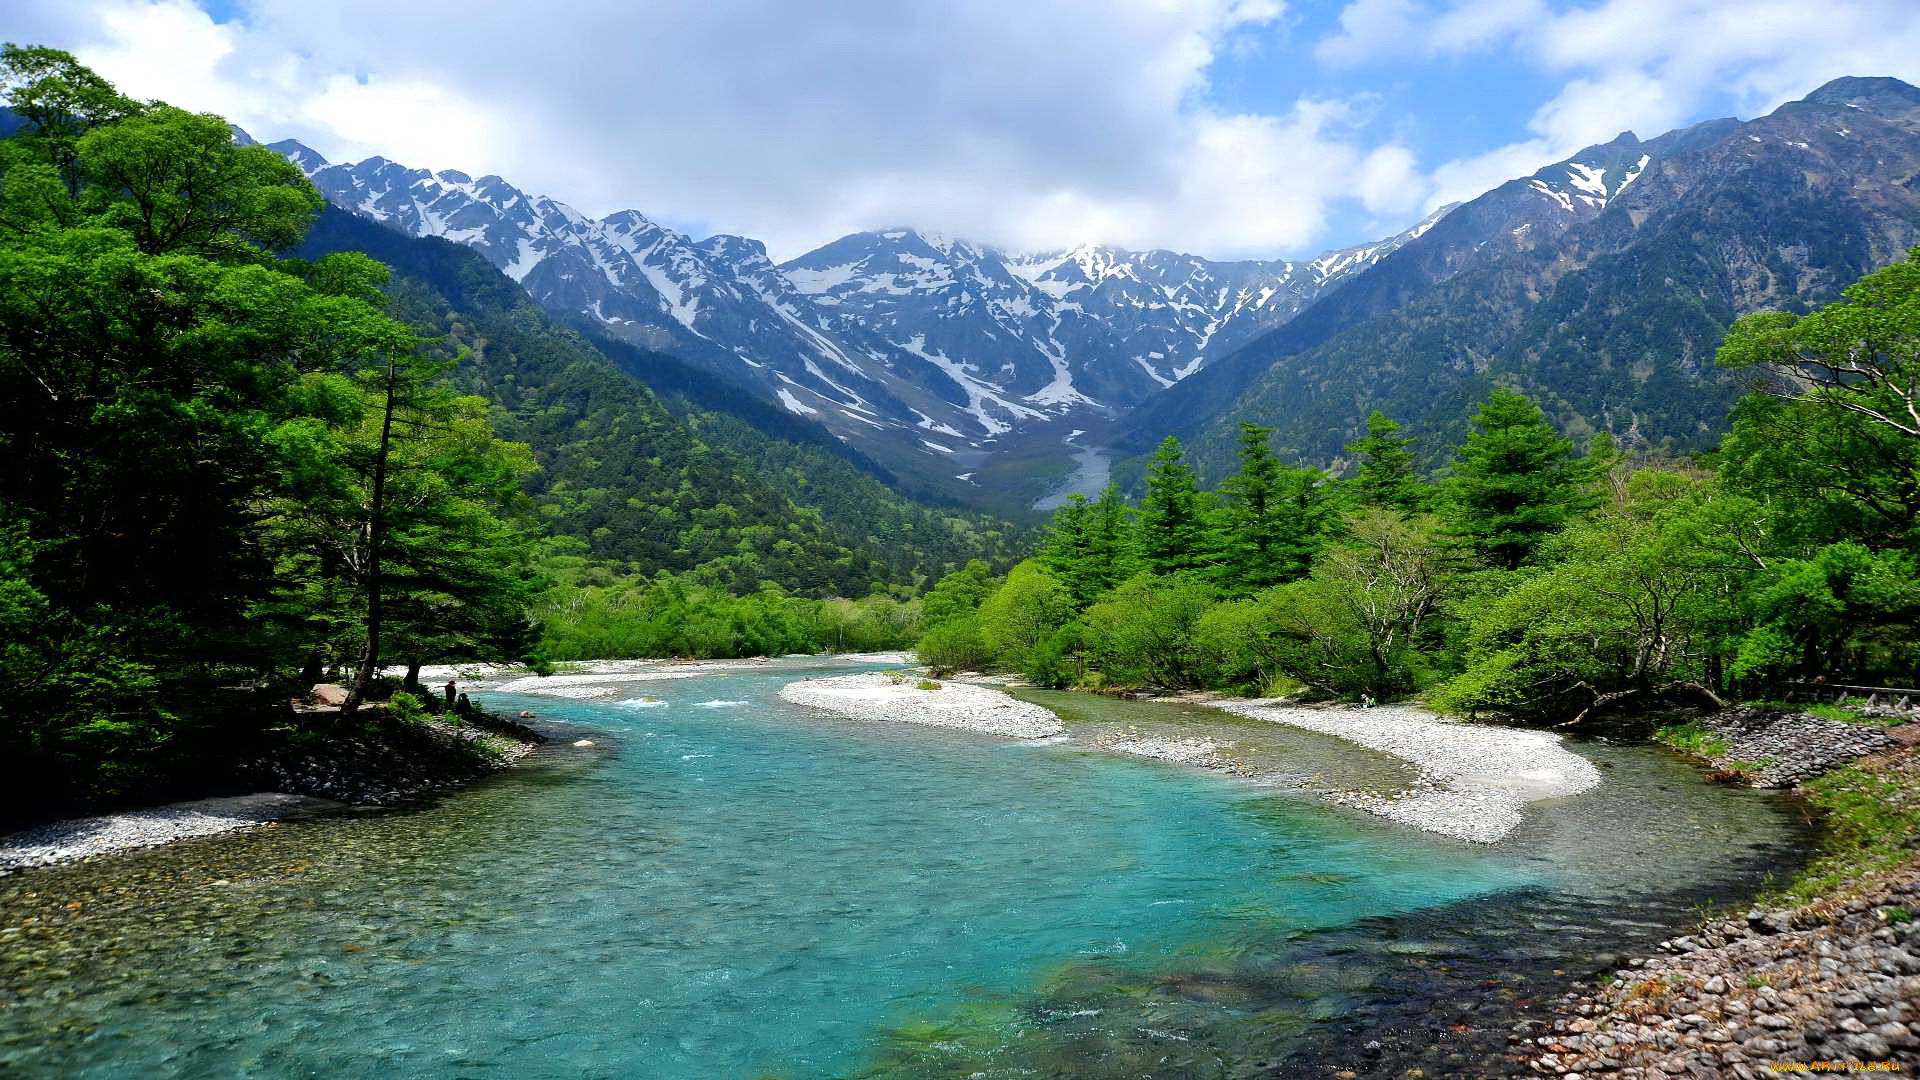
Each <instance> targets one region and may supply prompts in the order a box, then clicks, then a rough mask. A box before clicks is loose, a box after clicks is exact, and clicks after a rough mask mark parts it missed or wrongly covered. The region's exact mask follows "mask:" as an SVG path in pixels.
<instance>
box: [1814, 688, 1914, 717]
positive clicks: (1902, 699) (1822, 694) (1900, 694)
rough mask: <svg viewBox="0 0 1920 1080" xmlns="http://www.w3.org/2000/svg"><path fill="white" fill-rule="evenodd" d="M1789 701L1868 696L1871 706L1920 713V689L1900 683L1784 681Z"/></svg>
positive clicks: (1869, 706) (1868, 706)
mask: <svg viewBox="0 0 1920 1080" xmlns="http://www.w3.org/2000/svg"><path fill="white" fill-rule="evenodd" d="M1782 685H1783V689H1785V690H1786V693H1787V700H1788V701H1800V700H1809V701H1834V702H1838V701H1843V700H1845V699H1847V698H1850V697H1863V698H1866V699H1867V708H1870V709H1874V708H1880V709H1893V710H1895V711H1896V712H1904V713H1920V690H1914V689H1908V688H1906V687H1899V686H1848V685H1846V684H1845V683H1823V682H1790V683H1784V684H1782Z"/></svg>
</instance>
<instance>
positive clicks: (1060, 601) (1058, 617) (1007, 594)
mask: <svg viewBox="0 0 1920 1080" xmlns="http://www.w3.org/2000/svg"><path fill="white" fill-rule="evenodd" d="M1072 618H1073V596H1072V594H1070V593H1069V592H1068V591H1067V589H1066V587H1065V586H1063V585H1061V584H1060V582H1059V581H1058V580H1057V579H1055V578H1054V576H1053V575H1052V574H1050V573H1048V571H1047V569H1046V568H1045V567H1044V566H1042V565H1040V564H1039V563H1038V562H1035V561H1034V560H1032V559H1027V560H1024V561H1022V562H1020V563H1018V564H1016V565H1015V566H1014V568H1013V569H1012V570H1010V571H1008V572H1007V578H1006V580H1005V581H1003V582H1001V583H1000V587H999V588H997V589H995V590H994V591H993V595H991V596H989V597H987V599H986V600H985V601H984V602H982V603H981V605H980V638H981V640H982V641H983V642H985V644H986V646H987V648H989V649H991V650H993V653H994V657H995V659H996V661H997V662H998V663H999V664H1000V665H1001V666H1003V667H1007V668H1012V669H1014V670H1016V671H1018V670H1024V669H1025V668H1026V667H1027V666H1028V665H1029V664H1030V663H1031V661H1032V659H1033V654H1034V650H1035V649H1037V648H1039V647H1040V646H1041V645H1042V644H1044V643H1045V642H1046V641H1047V640H1048V639H1050V638H1052V637H1053V635H1054V634H1055V633H1056V632H1058V631H1059V629H1060V628H1061V627H1062V626H1065V625H1066V624H1067V622H1068V621H1069V620H1071V619H1072Z"/></svg>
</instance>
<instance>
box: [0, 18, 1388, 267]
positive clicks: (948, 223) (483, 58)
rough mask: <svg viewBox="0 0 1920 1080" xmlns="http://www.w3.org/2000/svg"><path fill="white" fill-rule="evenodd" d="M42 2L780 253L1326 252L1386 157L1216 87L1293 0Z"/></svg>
mask: <svg viewBox="0 0 1920 1080" xmlns="http://www.w3.org/2000/svg"><path fill="white" fill-rule="evenodd" d="M29 6H30V7H32V8H33V9H34V11H35V15H36V19H37V20H38V21H39V22H41V23H43V24H47V25H51V26H54V27H55V29H54V31H53V32H52V33H51V36H50V37H49V38H47V39H46V40H48V43H50V44H55V45H60V46H62V47H67V48H72V49H74V51H76V52H77V53H78V54H79V55H80V56H81V58H82V59H83V60H86V61H87V62H89V63H92V64H94V65H96V66H97V67H98V68H99V69H100V70H101V71H102V72H103V73H104V74H106V75H107V76H108V77H110V78H112V79H114V80H116V81H117V82H119V83H121V84H122V85H123V87H124V88H126V89H127V90H129V91H130V92H132V93H135V94H138V95H141V96H153V97H161V98H165V99H168V100H171V101H174V102H175V103H178V104H183V105H187V106H189V107H193V108H199V109H210V110H215V111H220V112H222V113H224V114H226V115H228V116H230V117H231V118H232V119H234V120H235V121H236V122H237V123H239V124H241V126H243V127H246V128H247V129H248V130H249V131H250V132H252V133H253V134H254V135H255V136H256V137H260V138H264V139H273V138H281V137H295V138H299V139H301V140H302V141H305V142H308V143H310V144H311V145H313V146H314V147H315V148H316V149H318V150H320V151H321V152H322V153H324V154H326V155H327V156H328V157H330V158H332V159H334V160H352V159H357V158H359V157H363V156H367V155H370V154H374V153H379V154H383V155H385V156H388V157H391V158H393V159H395V160H398V161H401V162H403V163H406V164H409V165H418V166H424V167H428V168H450V167H452V168H460V169H463V170H465V171H467V172H471V173H474V174H476V175H478V174H483V173H488V172H497V173H499V174H500V175H502V176H505V177H507V178H508V179H509V180H511V181H512V182H514V183H516V184H518V185H520V186H521V187H524V188H527V189H529V190H532V191H537V192H541V193H544V194H551V195H553V196H555V197H557V198H560V199H563V200H566V201H568V202H571V203H573V204H575V205H576V206H578V207H579V208H580V209H582V210H584V211H587V212H589V213H595V214H601V213H606V212H610V211H612V210H615V209H620V208H625V207H633V208H637V209H640V210H642V211H643V212H646V213H648V214H649V215H651V216H655V217H659V218H665V219H667V220H671V221H681V222H698V223H702V224H704V225H707V226H710V227H712V228H714V229H718V230H723V231H727V232H736V233H741V234H745V235H749V236H754V237H757V238H760V239H763V240H765V241H766V242H767V244H768V246H769V248H770V249H771V250H772V251H773V253H774V254H775V255H776V256H785V255H793V254H798V253H799V252H800V251H802V250H805V249H806V248H808V247H811V246H813V245H815V244H818V243H823V242H825V241H827V240H829V239H832V238H834V237H836V236H839V235H841V234H843V233H846V232H849V231H853V230H855V229H861V228H874V227H879V226H885V225H891V224H899V223H908V224H914V225H922V226H926V227H930V228H935V229H939V230H941V231H944V232H948V233H953V234H957V235H963V236H969V237H973V238H977V239H981V240H986V241H990V242H996V243H1004V244H1009V245H1015V246H1022V247H1052V246H1061V245H1067V244H1072V243H1076V242H1079V241H1083V240H1102V241H1110V242H1117V243H1125V244H1129V245H1135V246H1164V247H1173V248H1180V249H1184V250H1200V251H1205V252H1208V253H1217V254H1222V255H1237V254H1273V253H1276V252H1278V251H1282V250H1284V251H1288V252H1293V253H1299V252H1307V251H1311V250H1313V249H1314V246H1315V244H1316V243H1318V242H1319V241H1321V240H1323V239H1324V238H1325V237H1324V234H1325V232H1326V230H1327V221H1328V220H1329V218H1330V216H1331V215H1333V214H1335V213H1337V212H1339V208H1340V207H1342V206H1351V205H1357V203H1358V202H1360V201H1364V199H1365V198H1366V197H1365V196H1361V197H1358V198H1356V196H1355V194H1354V192H1355V191H1356V189H1357V188H1359V187H1364V186H1365V185H1363V184H1361V183H1360V181H1361V178H1360V176H1359V173H1358V170H1360V169H1361V168H1362V165H1363V163H1366V162H1368V161H1370V160H1372V159H1371V158H1370V154H1371V153H1372V152H1373V150H1374V149H1375V148H1374V147H1373V146H1370V145H1368V144H1367V143H1366V140H1365V138H1364V137H1363V136H1362V135H1361V134H1360V129H1359V126H1358V125H1357V124H1355V123H1354V122H1352V120H1351V118H1349V117H1347V116H1346V115H1344V114H1343V112H1342V110H1341V109H1339V108H1337V107H1334V106H1330V105H1328V104H1326V103H1322V102H1315V101H1306V102H1299V103H1296V104H1294V105H1293V106H1292V107H1290V108H1282V109H1280V110H1279V111H1277V112H1276V113H1274V114H1272V115H1265V114H1252V113H1244V112H1240V111H1236V110H1230V109H1224V108H1222V107H1220V106H1219V105H1218V103H1217V102H1216V101H1215V100H1214V99H1213V96H1212V86H1211V83H1210V78H1209V69H1210V66H1211V65H1212V63H1213V61H1214V58H1215V57H1216V56H1219V55H1222V54H1224V53H1225V52H1226V51H1229V50H1239V51H1240V52H1242V53H1244V51H1245V50H1244V49H1243V48H1242V46H1245V45H1247V44H1248V43H1249V42H1252V41H1254V39H1255V38H1256V37H1257V36H1259V35H1264V34H1276V33H1279V32H1280V31H1281V30H1282V29H1283V28H1282V26H1281V20H1282V18H1283V16H1284V14H1285V11H1284V7H1283V5H1282V4H1281V3H1280V2H1279V0H1112V2H1108V3H1102V4H1083V3H1078V2H1075V0H1058V2H1046V0H953V2H943V3H925V4H920V3H915V4H899V3H897V2H895V0H851V2H848V3H842V4H839V5H836V6H834V7H832V8H831V9H822V8H819V7H817V6H814V5H800V4H766V3H753V2H750V0H675V2H667V3H654V4H648V5H643V6H636V5H633V4H631V3H627V2H625V0H581V2H576V3H569V4H559V5H555V4H544V5H540V6H538V7H534V6H532V5H521V4H515V5H506V4H472V3H469V2H466V0H419V2H415V3H409V4H404V5H402V4H393V3H389V2H388V0H336V2H332V3H328V4H324V5H320V4H312V3H309V2H308V0H250V2H249V3H248V4H247V5H246V7H245V9H244V18H243V19H242V20H240V21H239V22H236V23H229V24H216V23H214V22H213V21H212V20H211V19H209V18H208V17H207V16H206V14H205V13H203V12H202V11H201V10H200V9H199V8H197V7H195V6H194V5H193V4H192V3H191V2H190V0H93V2H92V3H91V4H90V6H88V7H87V8H86V9H85V10H83V11H76V10H74V8H75V7H76V5H73V4H72V3H71V0H66V2H65V3H62V2H61V0H34V2H32V3H30V5H29ZM1382 160H1386V159H1382ZM1376 187H1377V185H1376ZM1368 190H1373V188H1369V189H1368Z"/></svg>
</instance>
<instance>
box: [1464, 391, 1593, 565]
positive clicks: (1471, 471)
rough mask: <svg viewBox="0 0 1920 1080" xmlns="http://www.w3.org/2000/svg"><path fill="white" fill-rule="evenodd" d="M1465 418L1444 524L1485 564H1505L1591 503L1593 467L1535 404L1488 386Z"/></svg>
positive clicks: (1528, 553) (1529, 552)
mask: <svg viewBox="0 0 1920 1080" xmlns="http://www.w3.org/2000/svg"><path fill="white" fill-rule="evenodd" d="M1473 423H1474V427H1475V429H1476V430H1474V431H1473V432H1471V433H1470V434H1468V436H1467V441H1466V444H1465V445H1463V446H1462V447H1461V448H1460V461H1459V464H1458V465H1457V466H1456V467H1455V470H1454V477H1453V482H1452V485H1451V492H1450V494H1451V496H1452V505H1451V507H1450V509H1449V513H1448V519H1449V520H1448V525H1449V527H1450V529H1451V531H1452V533H1453V534H1454V535H1455V536H1456V537H1458V538H1459V539H1461V540H1463V541H1464V542H1465V543H1466V544H1467V545H1468V546H1469V547H1471V548H1472V549H1473V551H1474V552H1475V553H1476V554H1478V555H1479V556H1480V557H1481V558H1482V559H1484V560H1485V561H1486V562H1488V563H1490V564H1492V565H1494V566H1498V567H1503V568H1506V569H1513V568H1514V567H1517V566H1520V565H1522V564H1524V563H1526V562H1527V561H1528V560H1529V559H1531V558H1532V557H1533V554H1534V551H1535V550H1536V549H1537V548H1538V547H1539V546H1540V543H1541V541H1543V540H1545V539H1546V538H1547V537H1548V536H1549V535H1551V534H1553V533H1555V532H1558V531H1559V530H1560V528H1561V527H1562V526H1564V525H1566V524H1567V522H1568V521H1569V520H1571V519H1572V518H1574V517H1576V516H1578V515H1579V514H1580V513H1582V512H1584V511H1585V510H1587V509H1589V508H1590V507H1591V506H1592V505H1593V497H1592V495H1591V494H1590V493H1589V492H1588V490H1587V483H1588V481H1589V480H1590V479H1592V473H1593V470H1592V467H1591V463H1590V462H1588V461H1585V460H1582V459H1580V458H1576V457H1574V456H1573V443H1572V441H1571V440H1569V439H1566V438H1564V437H1562V436H1561V435H1560V434H1559V433H1558V432H1556V431H1554V430H1553V426H1552V425H1551V424H1549V423H1548V422H1547V417H1546V414H1545V413H1543V412H1541V411H1540V407H1539V406H1538V405H1535V404H1534V403H1533V402H1531V401H1529V400H1527V399H1526V398H1525V397H1522V396H1521V395H1519V394H1516V393H1514V392H1513V391H1511V390H1505V389H1501V390H1495V391H1494V392H1493V394H1492V395H1491V396H1490V397H1488V398H1487V400H1486V402H1485V403H1483V404H1482V405H1481V406H1480V410H1479V412H1478V413H1476V414H1475V415H1474V418H1473Z"/></svg>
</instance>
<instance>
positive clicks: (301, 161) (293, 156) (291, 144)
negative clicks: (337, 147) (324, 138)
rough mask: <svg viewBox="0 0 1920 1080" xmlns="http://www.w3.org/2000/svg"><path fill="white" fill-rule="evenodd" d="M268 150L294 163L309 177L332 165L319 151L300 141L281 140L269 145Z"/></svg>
mask: <svg viewBox="0 0 1920 1080" xmlns="http://www.w3.org/2000/svg"><path fill="white" fill-rule="evenodd" d="M267 149H269V150H271V151H273V152H274V153H276V154H279V155H280V156H281V157H283V158H286V159H287V160H288V161H291V162H293V163H294V164H295V165H296V166H298V167H299V169H300V171H301V172H303V173H306V174H307V175H308V176H312V175H313V174H314V173H316V172H319V171H320V170H321V169H324V168H326V167H327V166H328V165H329V164H331V162H329V161H328V160H327V159H326V158H324V157H322V156H320V152H319V151H318V150H315V149H314V148H313V147H311V146H308V145H306V144H305V143H303V142H300V141H299V140H298V139H281V140H280V141H279V142H276V143H268V144H267Z"/></svg>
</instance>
